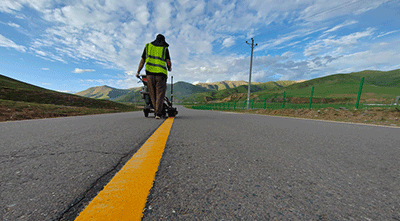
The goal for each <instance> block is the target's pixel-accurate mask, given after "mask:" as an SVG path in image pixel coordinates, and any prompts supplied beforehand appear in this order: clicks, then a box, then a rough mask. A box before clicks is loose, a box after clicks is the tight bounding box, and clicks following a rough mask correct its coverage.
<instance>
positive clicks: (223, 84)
mask: <svg viewBox="0 0 400 221" xmlns="http://www.w3.org/2000/svg"><path fill="white" fill-rule="evenodd" d="M252 84H254V85H256V84H262V83H258V82H253V83H252ZM195 85H196V86H200V87H203V88H206V89H209V90H216V91H220V90H224V89H230V88H236V87H239V86H242V85H248V82H246V81H219V82H214V83H198V84H195Z"/></svg>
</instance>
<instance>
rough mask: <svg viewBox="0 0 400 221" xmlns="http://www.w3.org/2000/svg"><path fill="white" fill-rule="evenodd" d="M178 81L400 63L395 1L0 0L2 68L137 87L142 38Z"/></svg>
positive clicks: (34, 80)
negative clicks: (160, 46)
mask: <svg viewBox="0 0 400 221" xmlns="http://www.w3.org/2000/svg"><path fill="white" fill-rule="evenodd" d="M158 33H162V34H164V35H165V37H166V40H167V42H168V43H169V44H170V48H169V49H170V54H171V60H172V72H170V75H173V76H174V81H175V82H176V81H186V82H190V83H198V82H216V81H222V80H244V81H248V76H249V67H250V54H251V53H250V51H251V49H250V46H249V45H248V44H246V41H249V42H250V41H251V40H250V39H251V38H254V41H255V43H257V44H258V45H257V47H255V48H254V58H253V74H252V81H256V82H267V81H277V80H301V79H305V80H308V79H312V78H316V77H321V76H326V75H331V74H336V73H349V72H355V71H362V70H366V69H369V70H393V69H399V68H400V0H342V1H331V0H280V1H276V0H240V1H226V0H213V1H204V0H176V1H169V0H159V1H157V0H154V1H147V0H140V1H139V0H1V1H0V74H2V75H5V76H8V77H11V78H15V79H18V80H21V81H24V82H28V83H31V84H34V85H37V86H41V87H44V88H48V89H52V90H58V91H65V92H78V91H82V90H85V89H87V88H89V87H94V86H101V85H109V86H112V87H116V88H121V89H127V88H132V87H137V86H140V84H138V83H137V80H136V79H135V76H134V75H135V73H136V71H137V67H138V64H139V61H140V56H141V53H142V51H143V48H144V45H145V44H146V43H147V42H150V41H153V40H154V38H155V36H156V35H157V34H158Z"/></svg>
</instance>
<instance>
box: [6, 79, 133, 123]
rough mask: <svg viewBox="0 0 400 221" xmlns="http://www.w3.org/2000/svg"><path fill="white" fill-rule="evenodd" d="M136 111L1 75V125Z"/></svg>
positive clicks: (131, 108)
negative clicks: (51, 118) (2, 122)
mask: <svg viewBox="0 0 400 221" xmlns="http://www.w3.org/2000/svg"><path fill="white" fill-rule="evenodd" d="M136 110H139V109H138V108H136V107H135V106H134V105H128V104H122V103H116V102H112V101H107V100H98V99H92V98H86V97H81V96H78V95H73V94H68V93H61V92H56V91H52V90H47V89H44V88H40V87H37V86H34V85H30V84H27V83H24V82H21V81H17V80H14V79H11V78H8V77H5V76H2V75H0V121H7V120H22V119H37V118H48V117H61V116H77V115H88V114H103V113H116V112H127V111H136Z"/></svg>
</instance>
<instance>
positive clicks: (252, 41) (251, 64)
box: [246, 38, 257, 110]
mask: <svg viewBox="0 0 400 221" xmlns="http://www.w3.org/2000/svg"><path fill="white" fill-rule="evenodd" d="M246 43H247V44H248V45H250V46H251V58H250V74H249V86H248V87H247V110H248V109H249V103H250V84H251V69H252V68H253V49H254V47H256V46H257V44H255V45H254V39H253V38H251V44H250V43H249V42H247V41H246Z"/></svg>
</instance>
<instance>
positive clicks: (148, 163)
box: [75, 118, 174, 221]
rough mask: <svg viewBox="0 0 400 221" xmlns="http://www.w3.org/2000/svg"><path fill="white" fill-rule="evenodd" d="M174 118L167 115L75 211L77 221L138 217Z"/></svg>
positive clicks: (137, 218)
mask: <svg viewBox="0 0 400 221" xmlns="http://www.w3.org/2000/svg"><path fill="white" fill-rule="evenodd" d="M173 122H174V118H168V119H166V120H165V122H164V123H163V124H162V125H161V126H160V127H159V128H158V129H157V130H156V132H154V134H153V135H152V136H151V137H150V138H149V139H148V140H147V141H146V143H144V144H143V146H142V147H141V148H140V149H139V151H138V152H137V153H136V154H135V155H133V157H132V158H131V159H130V160H129V161H128V162H127V163H126V164H125V165H124V166H123V167H122V169H121V170H120V171H119V172H118V173H117V174H116V175H115V176H114V177H113V178H112V179H111V181H110V182H109V183H108V184H107V185H106V186H105V187H104V189H103V190H102V191H100V193H99V194H98V195H97V196H96V197H95V198H94V199H93V200H92V201H91V202H90V203H89V205H88V206H87V207H86V208H85V209H84V210H83V211H82V212H81V213H80V214H79V216H78V217H77V218H76V219H75V221H79V220H141V218H142V214H143V209H144V207H145V205H146V200H147V196H148V194H149V192H150V189H151V187H152V186H153V182H154V178H155V174H156V172H157V169H158V165H159V163H160V160H161V157H162V154H163V152H164V149H165V144H166V143H167V139H168V135H169V132H170V130H171V127H172V123H173Z"/></svg>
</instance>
